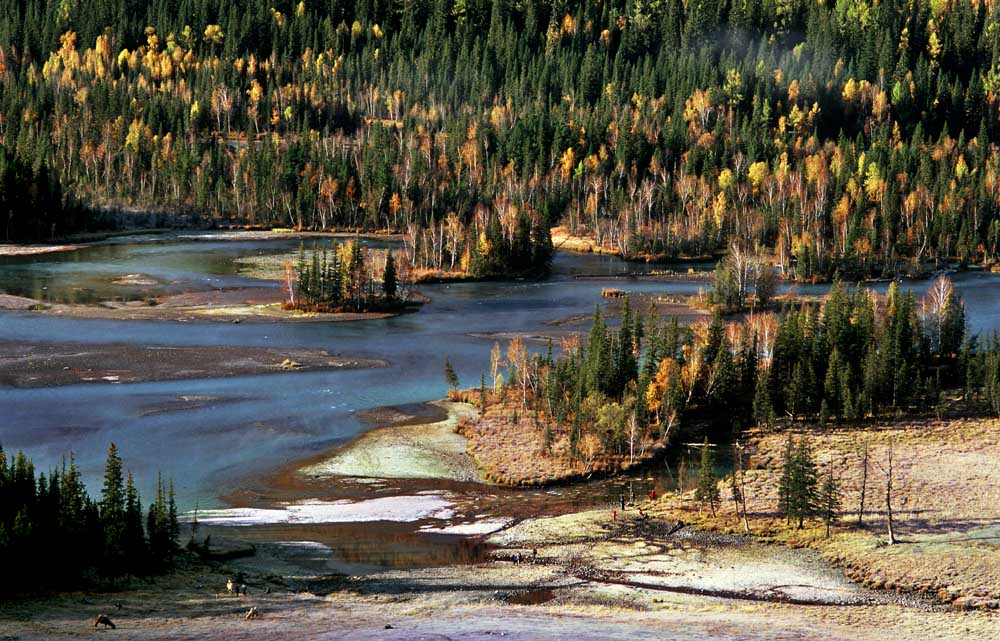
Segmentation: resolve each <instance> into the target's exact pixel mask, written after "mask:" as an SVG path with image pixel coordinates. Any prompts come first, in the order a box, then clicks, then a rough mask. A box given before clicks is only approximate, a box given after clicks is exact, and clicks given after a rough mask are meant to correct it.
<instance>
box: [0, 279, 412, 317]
mask: <svg viewBox="0 0 1000 641" xmlns="http://www.w3.org/2000/svg"><path fill="white" fill-rule="evenodd" d="M284 301H285V294H284V292H282V290H280V289H279V288H278V287H237V288H229V289H218V290H212V291H205V292H188V293H183V294H170V295H167V296H159V297H156V298H150V299H148V300H144V301H143V300H136V301H128V302H119V301H104V302H102V303H99V304H97V305H77V304H66V303H47V302H45V301H41V300H35V299H32V298H24V297H22V296H11V295H7V294H0V310H11V311H30V312H32V313H37V314H46V315H50V316H68V317H72V318H94V319H107V320H151V321H175V322H181V323H241V322H247V323H331V322H344V321H356V320H369V319H376V318H388V317H390V316H395V315H396V314H394V313H385V312H341V313H314V312H300V311H295V310H291V311H289V310H284V309H282V308H281V304H282V302H284Z"/></svg>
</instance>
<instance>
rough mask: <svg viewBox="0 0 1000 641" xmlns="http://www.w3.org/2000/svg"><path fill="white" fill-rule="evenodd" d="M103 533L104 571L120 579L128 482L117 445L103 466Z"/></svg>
mask: <svg viewBox="0 0 1000 641" xmlns="http://www.w3.org/2000/svg"><path fill="white" fill-rule="evenodd" d="M100 519H101V530H102V532H103V534H104V568H103V569H104V572H105V574H107V575H108V576H111V577H114V576H118V575H119V574H120V573H121V571H122V570H123V569H124V568H123V563H122V562H123V558H124V554H125V532H126V522H125V479H124V475H123V473H122V460H121V457H120V456H119V455H118V448H117V446H115V444H114V443H112V444H111V446H110V447H109V448H108V458H107V462H106V463H105V465H104V485H103V487H102V489H101V502H100Z"/></svg>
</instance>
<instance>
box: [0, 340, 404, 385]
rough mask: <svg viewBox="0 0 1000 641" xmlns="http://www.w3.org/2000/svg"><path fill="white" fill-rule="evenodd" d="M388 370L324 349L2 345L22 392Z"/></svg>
mask: <svg viewBox="0 0 1000 641" xmlns="http://www.w3.org/2000/svg"><path fill="white" fill-rule="evenodd" d="M384 366H385V362H384V361H380V360H366V359H352V358H343V357H339V356H335V355H333V354H330V353H329V352H327V351H325V350H321V349H304V348H287V349H279V348H268V347H226V346H205V347H202V346H199V347H160V346H140V345H134V344H128V343H108V344H93V345H91V344H74V343H64V344H53V343H22V342H13V341H0V385H3V386H9V387H21V388H32V387H55V386H59V385H75V384H78V383H138V382H144V381H168V380H185V379H193V378H217V377H222V376H252V375H257V374H274V373H279V372H301V371H324V370H325V371H333V370H341V369H360V368H369V367H384Z"/></svg>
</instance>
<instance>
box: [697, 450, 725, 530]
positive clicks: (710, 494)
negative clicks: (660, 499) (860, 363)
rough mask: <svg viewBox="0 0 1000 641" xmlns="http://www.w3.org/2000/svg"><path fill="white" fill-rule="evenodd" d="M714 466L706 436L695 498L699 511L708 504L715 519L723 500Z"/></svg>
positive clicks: (713, 458)
mask: <svg viewBox="0 0 1000 641" xmlns="http://www.w3.org/2000/svg"><path fill="white" fill-rule="evenodd" d="M714 466H715V457H714V456H713V453H712V447H711V445H709V443H708V437H707V436H706V437H705V442H704V443H703V444H702V448H701V469H700V470H699V471H698V487H697V488H696V489H695V492H694V498H695V500H696V501H698V509H699V511H700V510H701V508H702V506H704V505H705V504H706V503H707V504H708V506H709V508H711V510H712V516H713V517H714V516H715V506H717V505H718V504H719V501H720V498H721V495H720V493H719V483H718V480H717V479H716V478H715V469H714Z"/></svg>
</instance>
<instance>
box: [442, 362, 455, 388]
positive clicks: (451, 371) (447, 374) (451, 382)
mask: <svg viewBox="0 0 1000 641" xmlns="http://www.w3.org/2000/svg"><path fill="white" fill-rule="evenodd" d="M444 382H445V383H447V385H448V388H449V389H452V390H456V389H458V373H456V372H455V368H454V367H452V365H451V361H450V360H449V359H448V357H447V356H445V357H444Z"/></svg>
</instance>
